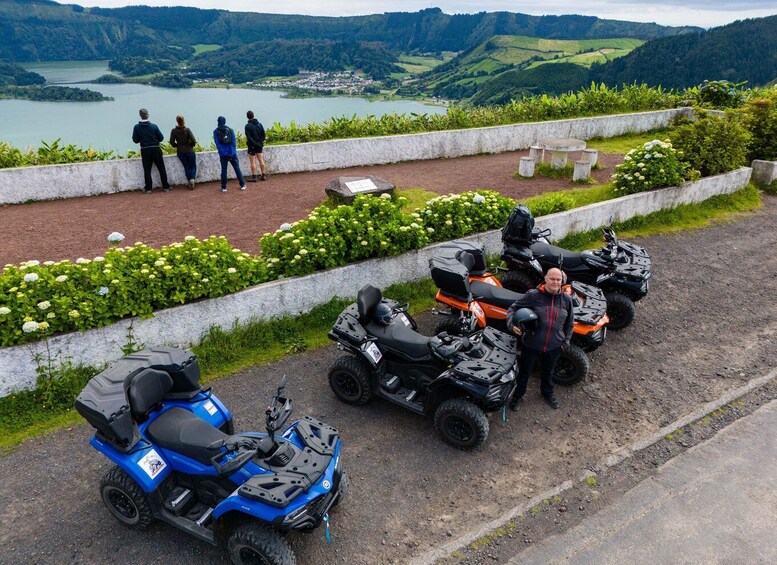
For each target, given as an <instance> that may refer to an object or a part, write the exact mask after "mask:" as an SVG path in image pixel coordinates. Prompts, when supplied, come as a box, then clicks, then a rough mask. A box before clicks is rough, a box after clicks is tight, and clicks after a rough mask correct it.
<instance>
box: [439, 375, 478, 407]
mask: <svg viewBox="0 0 777 565" xmlns="http://www.w3.org/2000/svg"><path fill="white" fill-rule="evenodd" d="M487 389H488V387H487V386H484V385H479V384H477V383H474V382H463V381H459V380H457V379H454V378H453V376H452V375H446V374H443V375H441V376H440V377H439V378H437V379H435V380H434V381H432V383H431V384H430V385H429V387H428V388H427V390H426V397H425V402H424V404H425V407H424V408H425V409H426V411H427V412H428V413H431V412H432V411H434V409H435V408H436V407H437V406H438V405H439V404H440V403H442V402H445V401H446V400H448V399H449V398H457V397H461V396H463V397H466V398H481V397H483V396H484V391H485V390H487Z"/></svg>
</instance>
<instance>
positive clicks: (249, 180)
mask: <svg viewBox="0 0 777 565" xmlns="http://www.w3.org/2000/svg"><path fill="white" fill-rule="evenodd" d="M246 180H247V181H248V182H256V175H251V176H250V177H248V178H247V179H246Z"/></svg>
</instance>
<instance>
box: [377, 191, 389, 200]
mask: <svg viewBox="0 0 777 565" xmlns="http://www.w3.org/2000/svg"><path fill="white" fill-rule="evenodd" d="M380 197H381V198H383V199H384V200H391V195H390V194H389V193H388V192H384V193H383V194H381V195H380Z"/></svg>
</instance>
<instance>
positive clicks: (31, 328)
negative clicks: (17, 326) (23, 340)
mask: <svg viewBox="0 0 777 565" xmlns="http://www.w3.org/2000/svg"><path fill="white" fill-rule="evenodd" d="M39 328H40V325H39V324H38V322H24V324H23V325H22V331H23V332H24V333H26V334H31V333H32V332H37V331H38V329H39Z"/></svg>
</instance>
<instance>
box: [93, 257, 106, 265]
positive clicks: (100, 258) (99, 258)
mask: <svg viewBox="0 0 777 565" xmlns="http://www.w3.org/2000/svg"><path fill="white" fill-rule="evenodd" d="M92 261H94V262H95V263H102V262H103V261H105V257H101V256H99V255H98V256H97V257H95V258H94V259H92Z"/></svg>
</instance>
